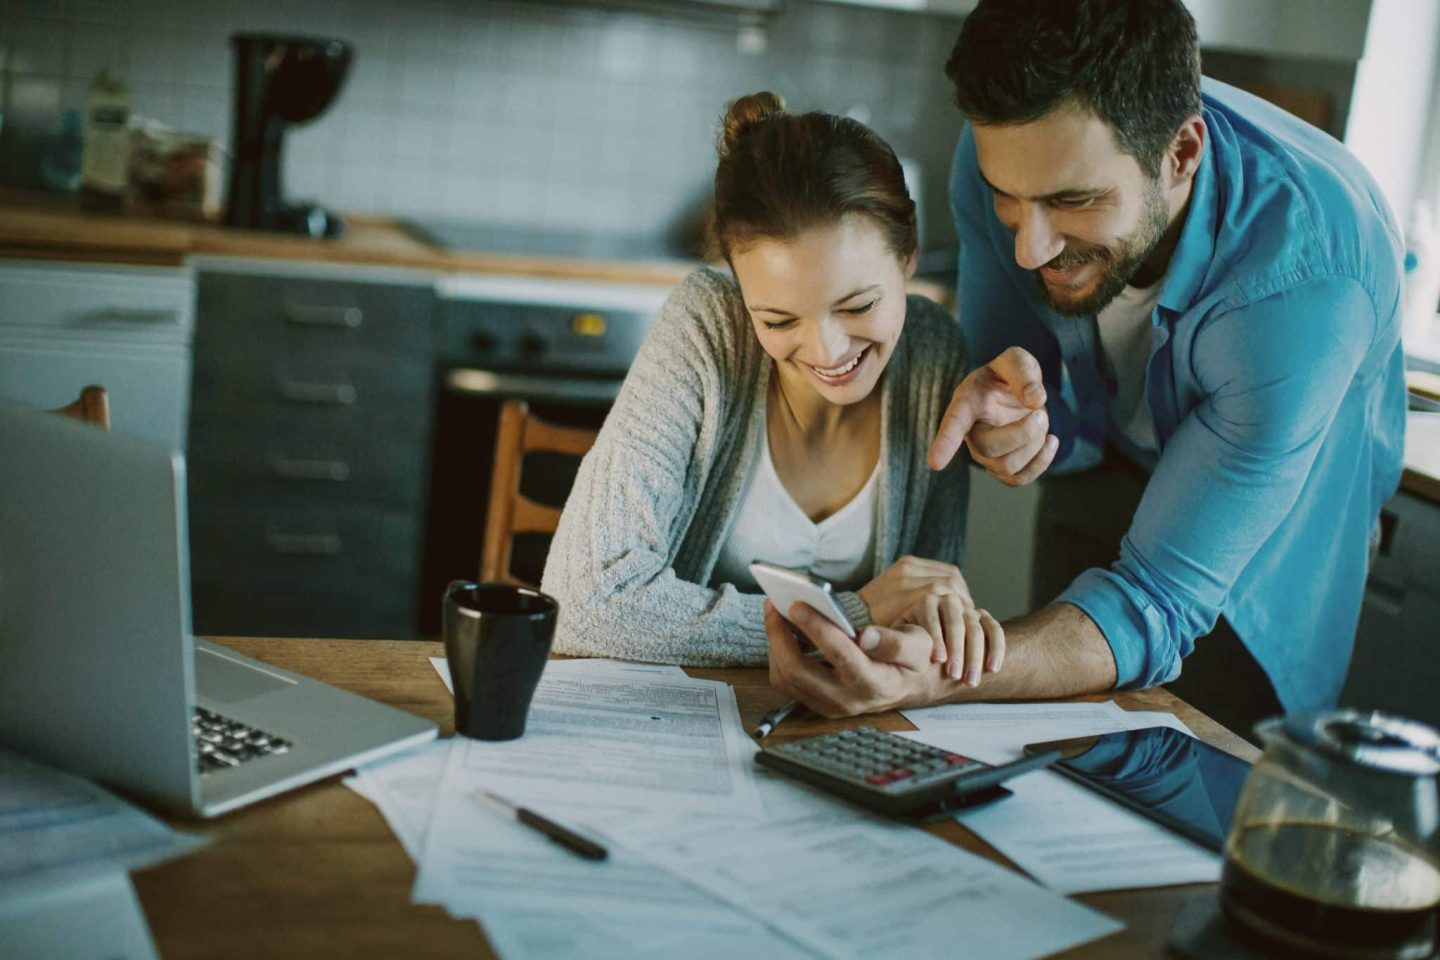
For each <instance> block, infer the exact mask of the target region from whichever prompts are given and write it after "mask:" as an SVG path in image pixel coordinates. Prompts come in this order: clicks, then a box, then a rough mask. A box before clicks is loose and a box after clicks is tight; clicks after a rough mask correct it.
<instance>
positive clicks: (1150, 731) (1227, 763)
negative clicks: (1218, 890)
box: [1025, 727, 1251, 851]
mask: <svg viewBox="0 0 1440 960" xmlns="http://www.w3.org/2000/svg"><path fill="white" fill-rule="evenodd" d="M1051 750H1059V751H1060V759H1059V760H1057V761H1056V762H1055V765H1054V769H1055V770H1058V771H1060V772H1061V773H1063V774H1065V775H1066V776H1068V777H1070V778H1071V779H1073V780H1078V781H1080V782H1081V783H1083V784H1085V785H1086V786H1087V787H1090V788H1091V789H1092V790H1097V791H1099V792H1100V793H1103V794H1104V795H1105V796H1107V797H1109V798H1110V799H1112V800H1115V801H1117V802H1119V803H1122V804H1124V805H1125V806H1127V807H1130V808H1131V809H1132V810H1137V811H1139V812H1140V813H1143V814H1144V815H1145V816H1147V817H1149V818H1150V819H1152V820H1155V821H1157V822H1159V823H1162V824H1164V825H1165V826H1167V827H1169V828H1170V829H1171V830H1174V831H1175V832H1176V833H1178V834H1180V835H1182V836H1184V837H1187V838H1189V839H1191V840H1194V841H1195V842H1196V843H1199V844H1201V845H1202V846H1205V847H1208V848H1209V849H1211V850H1216V851H1223V849H1224V847H1225V836H1226V834H1228V833H1229V832H1230V819H1231V817H1232V816H1233V815H1234V813H1235V804H1236V802H1237V801H1238V800H1239V799H1240V789H1241V787H1243V786H1244V784H1245V778H1246V777H1247V776H1249V774H1250V767H1251V765H1250V764H1249V763H1247V762H1246V761H1244V760H1241V759H1239V758H1238V757H1234V756H1231V755H1230V754H1228V753H1226V752H1225V751H1223V750H1220V749H1217V748H1216V747H1212V746H1210V745H1209V744H1208V743H1205V742H1204V741H1202V740H1197V739H1196V738H1194V737H1192V736H1190V735H1189V734H1186V733H1182V732H1181V731H1179V730H1174V729H1172V728H1170V727H1147V728H1146V729H1144V730H1125V731H1121V732H1119V733H1107V734H1103V735H1101V736H1094V737H1078V738H1076V739H1073V740H1052V741H1048V742H1046V743H1031V744H1027V745H1026V747H1025V752H1026V753H1027V754H1040V753H1046V752H1048V751H1051Z"/></svg>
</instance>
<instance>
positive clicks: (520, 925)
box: [413, 735, 811, 960]
mask: <svg viewBox="0 0 1440 960" xmlns="http://www.w3.org/2000/svg"><path fill="white" fill-rule="evenodd" d="M527 736H528V735H527ZM460 761H461V758H460V753H459V751H458V749H457V751H456V752H455V754H454V755H453V756H452V758H451V768H450V770H449V771H448V774H447V777H446V781H445V782H446V789H445V790H444V791H443V792H442V793H441V796H440V798H439V802H438V805H437V807H436V811H435V816H434V818H433V819H432V821H431V826H430V832H429V837H428V840H427V843H426V848H425V853H424V856H423V857H422V858H421V861H420V873H419V876H418V877H417V878H416V882H415V889H414V893H413V899H414V900H415V901H416V902H417V903H439V904H442V905H444V906H445V907H446V909H447V910H449V911H450V912H451V913H452V914H453V915H455V916H458V917H473V918H475V919H477V920H479V921H480V923H481V925H482V926H483V927H484V929H485V935H486V937H487V938H488V939H489V940H490V944H491V946H492V947H493V948H494V949H495V952H496V953H497V954H499V955H500V956H502V957H504V958H505V960H531V958H535V960H542V958H546V960H548V958H556V960H558V958H568V957H582V956H583V957H586V958H588V960H608V958H615V960H630V958H644V957H653V958H656V960H659V958H671V957H677V956H683V957H685V958H686V960H700V958H708V957H715V958H722V957H723V958H730V957H734V956H742V957H744V956H750V957H766V958H770V957H775V958H779V960H790V958H795V960H799V958H808V957H810V956H811V954H810V953H809V952H807V951H805V950H803V949H801V948H799V947H798V946H796V945H793V944H791V943H789V942H788V941H786V940H785V939H784V938H782V937H780V936H778V935H777V934H775V933H774V932H773V931H771V930H769V929H767V928H766V927H765V925H764V924H762V923H759V922H757V921H756V920H754V919H753V918H751V917H749V916H748V915H746V914H744V913H742V912H741V911H739V910H736V909H735V908H734V907H732V906H730V905H729V904H727V903H725V902H723V901H720V900H718V899H716V898H714V897H712V896H710V895H708V894H706V893H704V892H702V891H701V890H698V889H696V888H694V887H692V886H691V885H689V884H688V883H686V882H685V880H684V879H682V878H681V877H679V876H675V875H672V874H670V873H669V872H667V871H665V870H663V869H661V868H659V867H657V866H656V865H655V864H653V863H651V862H650V861H649V860H646V859H644V858H642V857H640V856H638V855H637V854H635V853H632V852H630V851H629V850H626V849H624V848H623V847H615V846H611V848H610V857H609V859H608V860H605V861H603V862H596V861H591V860H586V859H583V858H581V857H578V856H576V855H575V854H574V853H572V852H570V851H569V850H566V849H564V848H563V847H560V846H558V845H557V844H555V843H552V842H551V841H550V840H549V839H548V838H546V837H544V836H543V835H541V834H539V833H538V832H536V831H534V830H532V829H530V828H528V827H525V826H522V825H521V824H519V823H517V822H516V820H515V818H514V814H513V813H512V812H510V811H508V810H506V809H505V808H503V807H501V806H499V805H498V804H495V803H494V802H492V801H490V800H488V799H486V798H485V797H484V796H483V795H480V794H477V793H475V792H474V791H473V790H468V789H466V788H464V787H458V786H457V784H458V783H461V782H468V780H467V778H464V777H462V776H458V775H457V774H458V767H459V765H460ZM542 812H543V813H544V814H545V815H546V816H548V817H551V818H553V819H555V820H557V821H559V822H561V823H563V824H565V825H566V826H571V827H579V828H580V829H582V830H584V831H586V832H590V833H592V834H595V831H594V830H593V828H590V829H588V830H587V828H586V827H585V826H584V824H585V823H586V819H587V818H591V819H594V818H593V816H592V815H593V814H594V812H595V811H594V809H593V808H591V807H589V806H588V805H586V804H584V803H578V804H577V803H573V802H572V804H570V805H566V804H554V803H552V804H547V805H545V806H544V807H543V808H542ZM595 835H596V836H597V838H599V836H598V834H595Z"/></svg>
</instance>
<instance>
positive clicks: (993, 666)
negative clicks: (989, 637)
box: [985, 653, 1000, 673]
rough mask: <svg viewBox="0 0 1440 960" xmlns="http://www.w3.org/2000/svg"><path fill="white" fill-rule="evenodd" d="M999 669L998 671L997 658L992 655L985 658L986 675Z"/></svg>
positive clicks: (998, 661)
mask: <svg viewBox="0 0 1440 960" xmlns="http://www.w3.org/2000/svg"><path fill="white" fill-rule="evenodd" d="M999 669H1000V660H999V658H997V657H996V656H995V655H994V654H993V653H992V654H991V655H990V656H988V657H986V658H985V671H986V672H987V673H994V672H995V671H996V670H999Z"/></svg>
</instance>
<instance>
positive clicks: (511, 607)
mask: <svg viewBox="0 0 1440 960" xmlns="http://www.w3.org/2000/svg"><path fill="white" fill-rule="evenodd" d="M559 610H560V605H559V604H558V603H556V602H555V600H554V599H553V598H551V597H548V596H546V595H545V594H543V593H541V592H540V591H538V590H531V589H530V588H529V587H517V586H511V585H510V584H505V583H471V582H469V581H468V580H456V581H454V582H453V583H451V584H450V586H448V587H446V588H445V613H444V631H445V659H446V660H447V661H448V662H449V664H450V677H451V680H452V681H453V682H454V684H455V732H456V733H459V734H463V735H465V736H467V737H474V738H476V739H477V740H514V739H515V738H516V737H518V736H520V735H521V734H523V733H524V732H525V717H526V715H527V714H528V713H529V712H530V700H531V698H532V697H534V695H535V687H536V686H537V685H538V684H539V683H540V674H541V673H542V672H544V670H545V661H546V660H547V659H548V658H549V656H550V642H551V641H552V640H553V639H554V638H555V615H556V614H557V613H558V612H559Z"/></svg>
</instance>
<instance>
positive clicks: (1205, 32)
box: [1185, 0, 1433, 60]
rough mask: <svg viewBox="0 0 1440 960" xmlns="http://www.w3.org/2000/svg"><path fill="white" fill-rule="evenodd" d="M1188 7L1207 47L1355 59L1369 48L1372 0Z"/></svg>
mask: <svg viewBox="0 0 1440 960" xmlns="http://www.w3.org/2000/svg"><path fill="white" fill-rule="evenodd" d="M1414 2H1417V3H1425V4H1429V3H1432V2H1433V0H1414ZM1185 5H1186V6H1187V7H1189V8H1190V13H1191V15H1192V16H1194V17H1195V28H1196V31H1197V32H1198V33H1199V35H1200V45H1201V46H1202V47H1216V48H1218V49H1222V50H1243V51H1249V52H1253V53H1268V54H1274V55H1276V56H1298V57H1312V58H1317V59H1325V60H1354V59H1357V58H1358V57H1359V56H1360V55H1361V53H1362V51H1363V49H1364V47H1363V45H1364V42H1365V21H1366V17H1367V16H1368V14H1369V12H1370V6H1371V0H1185Z"/></svg>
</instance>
